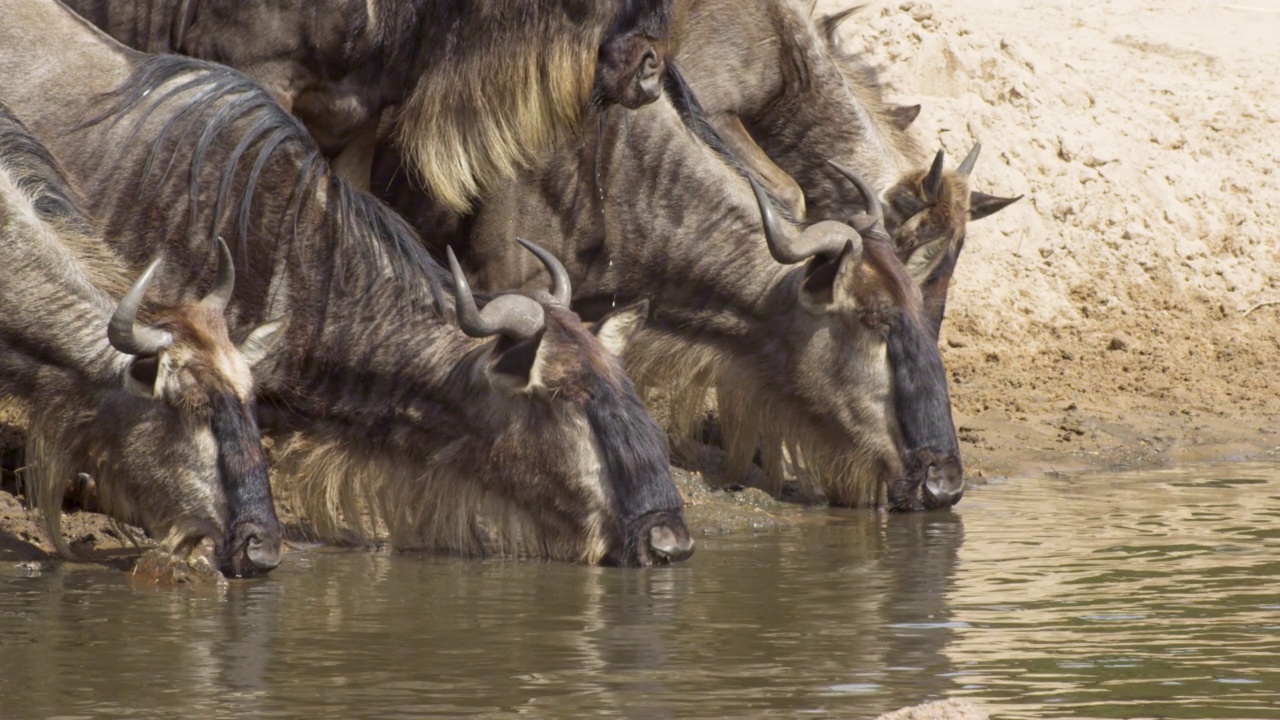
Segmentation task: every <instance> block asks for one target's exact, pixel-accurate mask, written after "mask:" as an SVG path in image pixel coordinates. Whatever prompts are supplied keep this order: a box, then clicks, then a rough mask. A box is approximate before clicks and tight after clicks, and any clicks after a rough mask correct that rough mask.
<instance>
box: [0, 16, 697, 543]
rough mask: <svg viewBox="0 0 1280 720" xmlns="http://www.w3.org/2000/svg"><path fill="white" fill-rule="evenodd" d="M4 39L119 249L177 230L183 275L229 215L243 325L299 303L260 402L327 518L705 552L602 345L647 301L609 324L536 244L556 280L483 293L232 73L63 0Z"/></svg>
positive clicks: (171, 270)
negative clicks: (89, 16) (533, 291)
mask: <svg viewBox="0 0 1280 720" xmlns="http://www.w3.org/2000/svg"><path fill="white" fill-rule="evenodd" d="M0 47H23V48H26V50H25V51H24V52H23V53H5V54H3V55H0V97H4V98H13V102H15V103H17V102H21V104H22V106H23V107H21V108H20V109H19V111H20V112H22V114H23V117H24V120H25V121H26V122H27V123H28V124H29V125H30V126H31V127H33V128H35V129H36V130H37V131H38V132H41V133H42V134H43V133H47V136H48V137H49V138H52V140H51V141H50V142H51V143H52V144H53V147H54V150H55V151H56V152H59V153H60V154H61V156H62V158H63V161H64V163H65V165H66V166H67V167H68V169H69V171H70V174H71V175H72V176H73V177H74V178H75V179H76V180H77V181H78V182H79V183H80V184H81V185H82V187H84V188H85V189H86V190H87V191H88V192H87V193H86V194H87V196H88V197H90V198H92V199H93V202H92V205H93V210H94V211H95V212H96V213H97V214H98V216H99V217H101V218H102V220H103V222H104V224H105V227H106V229H107V230H108V236H109V237H112V238H118V240H119V243H118V249H119V250H120V251H121V252H122V253H123V254H125V255H126V256H129V257H140V256H146V255H148V254H150V253H152V252H154V251H155V250H156V249H157V244H158V243H160V242H161V240H160V238H165V237H167V238H171V240H170V241H169V242H168V243H167V244H166V246H165V253H166V257H167V258H168V263H167V264H166V266H165V276H166V279H169V280H172V281H173V283H166V287H180V286H181V285H178V284H176V283H189V282H191V281H194V280H196V279H198V278H199V277H200V276H201V275H202V274H203V273H202V272H201V270H200V267H201V263H202V262H203V261H204V260H205V258H207V255H208V251H207V249H206V243H207V240H206V238H208V237H210V236H211V235H212V234H214V233H216V232H222V233H225V234H226V236H227V237H228V238H229V239H231V245H232V248H233V251H234V255H235V258H236V266H237V268H238V270H239V272H240V274H241V275H242V276H243V277H244V279H245V280H244V282H242V283H241V284H240V285H239V286H238V287H237V293H236V295H235V296H233V297H232V299H231V303H230V309H231V311H232V312H231V319H232V323H231V326H232V329H233V332H234V331H236V330H240V329H243V328H244V327H246V326H247V324H249V323H252V322H255V321H256V319H258V318H263V317H288V318H289V323H288V327H287V329H286V330H285V333H286V339H285V349H284V350H283V351H282V352H279V353H276V354H274V355H272V356H271V357H269V358H268V360H267V364H269V365H270V370H269V371H267V372H264V374H263V377H262V378H261V382H260V385H259V387H260V388H261V394H262V396H263V399H264V402H263V403H262V406H263V407H262V422H263V426H264V428H266V429H268V430H269V431H273V432H274V433H276V434H277V435H279V436H280V440H281V442H280V445H279V453H280V455H279V463H278V465H277V467H276V470H277V480H278V482H279V484H278V485H277V487H278V488H279V489H282V490H284V491H286V493H287V494H288V495H291V496H292V497H293V498H295V499H296V500H297V501H298V502H299V504H300V506H301V507H300V509H301V510H302V511H303V514H304V516H305V520H306V521H308V522H309V523H310V524H311V525H312V526H313V527H314V528H315V529H316V530H317V531H318V532H319V533H320V534H322V535H323V536H324V537H327V538H338V537H341V536H342V534H343V526H346V527H347V528H350V529H353V530H355V531H357V532H361V533H363V532H364V531H365V530H366V526H365V524H364V522H363V518H364V517H365V516H366V515H370V516H372V517H374V518H375V519H376V520H378V521H380V522H381V523H382V524H384V525H385V527H386V529H387V530H388V531H389V534H390V539H391V542H392V543H393V544H394V545H396V546H397V547H416V548H441V549H451V550H455V551H460V552H465V553H488V552H499V551H509V552H520V553H527V554H534V555H541V556H546V557H553V558H560V559H565V560H573V561H582V562H610V563H620V564H631V565H641V564H649V563H651V562H655V561H665V560H680V559H683V558H685V557H688V556H689V554H690V553H692V551H693V541H692V539H691V538H690V536H689V533H688V530H687V528H686V527H685V524H684V518H683V505H682V502H681V499H680V496H679V494H678V493H677V491H676V489H675V486H674V483H673V482H672V480H671V475H670V468H669V467H668V454H667V449H666V442H665V437H664V436H663V434H662V431H661V429H660V428H659V427H658V426H657V424H656V423H655V422H654V421H653V420H652V418H650V416H649V415H648V413H647V411H646V410H645V408H644V406H643V404H642V403H641V402H640V400H639V398H638V397H637V395H636V393H635V390H634V388H633V387H632V385H631V382H630V381H629V380H628V379H627V377H626V375H625V374H624V373H623V371H622V366H621V363H620V361H619V360H618V359H617V358H616V357H615V356H614V355H613V354H611V352H610V350H618V349H620V348H621V347H622V346H623V345H624V344H625V343H626V340H627V337H628V335H629V334H630V333H631V332H632V331H633V330H634V329H635V327H636V326H638V324H639V322H640V321H641V320H642V319H643V315H644V307H643V305H640V306H635V307H631V308H626V309H623V310H621V311H619V312H618V313H616V314H614V315H612V316H611V317H609V318H605V319H604V320H602V321H601V322H600V323H598V324H597V325H596V326H594V327H593V328H592V330H594V331H595V333H596V334H595V335H593V333H592V332H591V331H590V330H588V328H586V327H585V326H583V325H582V323H581V321H580V320H579V319H578V318H577V316H575V315H574V314H573V313H572V312H570V311H569V310H568V309H567V308H566V307H563V301H564V300H565V299H566V298H567V296H568V293H569V291H570V287H569V284H568V282H567V280H566V279H565V277H564V272H563V268H562V267H561V266H560V265H559V263H558V262H556V261H555V259H554V258H552V257H550V256H549V255H547V254H545V253H543V252H542V251H540V250H537V251H536V252H537V254H538V257H539V262H540V266H542V267H544V268H546V269H547V270H550V271H551V274H552V276H553V278H555V283H554V284H553V287H552V292H551V293H550V294H547V293H545V292H544V293H543V296H545V297H542V298H541V299H540V300H537V301H535V300H532V299H530V298H528V297H523V296H515V295H502V296H498V297H495V298H489V299H487V300H484V307H483V309H479V308H478V307H476V306H475V305H473V300H472V298H471V295H470V292H469V291H468V290H467V289H466V285H465V281H464V280H463V278H462V276H461V274H460V273H459V272H454V273H453V282H454V285H455V286H456V292H450V291H449V290H448V287H447V286H448V284H449V283H448V281H449V274H448V273H447V272H446V271H444V270H443V269H442V268H441V267H440V266H439V265H438V264H437V263H435V261H434V260H432V259H431V258H430V256H429V255H428V254H427V252H426V251H425V249H424V248H423V242H422V240H421V239H420V238H419V237H418V236H417V235H416V234H414V233H413V231H412V229H411V228H410V227H409V226H408V225H407V224H406V223H404V221H403V220H402V219H401V218H400V217H399V216H397V215H396V214H395V213H393V212H391V211H390V210H389V209H388V208H386V207H385V206H384V205H382V204H380V203H378V202H377V201H376V200H375V199H373V198H372V197H369V196H367V195H365V194H363V193H360V192H358V191H355V190H353V189H352V188H351V187H350V186H349V185H347V184H346V183H345V182H344V181H342V180H341V179H340V178H338V177H336V176H334V175H333V174H332V173H331V172H330V171H329V169H328V167H327V165H326V163H325V161H324V158H323V156H322V155H321V153H320V150H319V148H318V147H317V146H316V145H315V144H314V142H313V141H312V140H311V139H310V137H309V136H308V135H307V133H306V130H305V128H303V127H302V125H301V124H299V122H298V121H297V120H296V119H295V118H293V117H292V116H290V115H289V114H288V113H286V112H285V111H283V110H282V109H281V108H279V107H278V106H277V105H276V104H275V102H274V101H273V100H272V99H271V97H270V96H269V95H268V94H266V93H265V92H263V91H262V90H261V89H260V88H258V87H257V86H256V85H254V84H253V83H252V82H251V81H249V80H247V79H246V78H244V76H242V75H240V74H239V73H237V72H234V71H232V70H229V69H227V68H223V67H221V66H213V65H209V64H206V63H200V62H197V61H192V60H188V59H185V58H179V57H174V56H156V57H146V56H143V55H140V54H138V53H136V52H133V51H130V50H128V49H126V48H123V47H121V46H119V45H118V44H116V43H115V42H114V41H112V40H110V39H109V38H107V37H105V36H103V35H101V34H100V33H99V32H98V31H97V30H95V29H93V28H91V27H90V26H89V25H87V24H85V23H84V22H83V21H82V20H80V19H79V18H78V17H76V16H74V15H72V14H71V13H69V12H68V11H66V10H65V9H64V8H62V7H60V6H58V5H56V4H55V3H53V2H52V1H51V0H49V1H32V2H24V3H21V4H20V5H18V6H16V7H15V6H6V7H5V8H4V9H3V10H0ZM32 88H38V90H39V91H38V92H33V91H32ZM104 92H105V93H107V95H105V96H104V95H103V93H104ZM85 118H88V120H87V121H86V120H84V119H85ZM102 148H110V149H111V150H112V152H111V153H110V154H109V155H108V157H107V158H104V157H103V155H102V150H101V149H102ZM140 193H141V194H140ZM176 238H187V239H186V240H185V241H183V240H176ZM543 286H545V281H544V284H543ZM477 305H478V303H477ZM596 335H598V338H597V336H596Z"/></svg>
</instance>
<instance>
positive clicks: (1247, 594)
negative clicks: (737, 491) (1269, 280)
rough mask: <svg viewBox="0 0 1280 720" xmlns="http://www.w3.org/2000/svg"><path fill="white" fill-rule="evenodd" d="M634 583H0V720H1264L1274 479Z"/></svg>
mask: <svg viewBox="0 0 1280 720" xmlns="http://www.w3.org/2000/svg"><path fill="white" fill-rule="evenodd" d="M700 543H701V545H700V548H699V551H698V555H697V556H696V558H695V559H694V560H693V561H692V562H691V563H689V564H687V565H684V566H681V567H675V568H660V569H654V570H646V571H626V570H611V569H599V568H582V567H572V566H566V565H556V564H542V563H515V562H468V561H461V560H455V559H448V558H439V557H425V556H421V555H413V554H388V553H351V552H323V551H304V552H300V553H295V554H292V555H290V556H289V557H288V558H287V562H286V564H285V565H284V566H283V567H282V568H281V569H280V570H279V571H277V572H276V573H275V574H274V575H273V576H272V577H271V578H270V579H268V580H265V581H257V582H249V583H240V584H234V585H233V586H232V587H231V588H230V589H229V590H228V591H226V592H224V593H219V592H191V591H157V590H148V589H143V588H138V587H132V586H130V585H129V584H128V583H127V582H126V581H125V579H124V578H122V577H121V576H120V575H119V574H113V573H111V572H109V571H105V570H101V569H95V568H76V567H70V566H64V567H61V568H57V569H53V570H49V571H45V572H39V571H31V570H24V569H21V568H16V567H5V568H3V569H0V717H3V718H22V717H51V716H59V717H78V716H119V717H130V718H143V717H156V718H161V717H165V718H167V717H210V718H211V717H286V716H289V717H314V716H319V715H321V714H324V715H326V716H329V717H417V716H438V717H462V716H473V717H489V718H514V717H517V716H519V717H581V716H587V715H594V716H604V717H634V718H662V717H673V718H675V717H679V718H693V717H708V718H710V717H789V716H799V715H828V716H834V717H842V718H845V717H872V716H874V715H876V714H878V713H880V712H883V711H886V710H891V709H894V708H897V707H900V706H904V705H909V704H915V703H919V702H922V701H925V700H928V699H933V698H940V697H967V698H969V699H972V700H974V701H977V702H979V703H980V704H982V705H985V706H987V707H988V708H990V709H991V710H992V712H993V714H994V715H995V716H997V717H1000V716H1003V717H1032V716H1036V717H1043V716H1069V717H1101V718H1121V717H1135V716H1144V717H1168V718H1263V717H1280V705H1278V704H1277V703H1280V467H1276V466H1259V465H1251V466H1236V467H1229V468H1218V469H1212V470H1203V469H1202V470H1195V471H1184V472H1172V473H1157V474H1147V475H1143V476H1098V477H1089V478H1083V479H1062V478H1059V479H1046V480H1034V481H1032V480H1026V481H1022V480H1020V481H1016V482H1010V483H1006V484H1003V485H996V486H990V487H986V488H983V489H981V490H979V491H977V492H973V493H971V494H970V495H969V496H968V497H966V498H965V501H964V502H963V504H962V505H961V507H960V509H959V510H958V511H956V512H951V513H938V514H927V515H917V516H912V517H892V518H887V517H884V516H878V515H872V514H857V513H840V512H830V511H826V510H822V511H811V512H808V513H804V514H803V515H802V516H801V517H799V518H798V522H797V523H796V524H795V526H794V527H791V528H789V529H787V530H784V531H779V532H774V533H770V534H763V535H748V536H734V537H715V536H709V537H705V538H702V539H701V540H700Z"/></svg>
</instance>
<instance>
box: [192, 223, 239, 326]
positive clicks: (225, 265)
mask: <svg viewBox="0 0 1280 720" xmlns="http://www.w3.org/2000/svg"><path fill="white" fill-rule="evenodd" d="M235 289H236V265H235V260H233V259H232V258H231V248H229V247H227V241H226V240H223V239H222V238H221V237H219V238H218V278H217V280H215V281H214V283H213V289H212V290H210V291H209V294H208V295H205V296H204V298H202V299H201V300H200V303H201V304H202V305H204V306H206V307H209V308H211V309H213V310H216V311H217V312H219V313H221V312H223V311H225V310H226V309H227V303H228V302H230V301H231V293H233V292H235Z"/></svg>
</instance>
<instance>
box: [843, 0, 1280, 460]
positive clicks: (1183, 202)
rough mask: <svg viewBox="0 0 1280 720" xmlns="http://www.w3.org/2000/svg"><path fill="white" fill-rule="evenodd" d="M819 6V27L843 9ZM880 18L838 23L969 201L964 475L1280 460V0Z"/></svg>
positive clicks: (938, 9)
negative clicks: (962, 171) (965, 160)
mask: <svg viewBox="0 0 1280 720" xmlns="http://www.w3.org/2000/svg"><path fill="white" fill-rule="evenodd" d="M847 5H848V0H838V1H837V0H821V1H820V2H819V3H818V11H819V12H831V11H835V10H838V9H841V8H842V7H847ZM1247 5H1248V6H1249V7H1244V6H1243V5H1232V4H1228V3H1218V2H1184V3H1165V2H1160V1H1159V0H1110V1H1109V2H1106V3H1101V4H1093V5H1089V6H1080V5H1079V4H1078V3H1069V2H1066V0H1049V1H1048V2H1046V1H1045V0H1037V1H1036V2H1030V1H1029V0H1024V1H1020V2H1006V1H1003V0H956V1H954V2H950V3H938V4H936V5H930V4H928V3H923V2H914V1H912V0H908V1H906V2H893V3H883V4H876V5H873V6H872V7H870V8H869V9H868V10H867V11H865V12H863V13H862V14H861V15H858V16H855V17H854V18H853V19H852V20H850V21H849V22H848V24H847V25H846V27H845V29H844V30H845V42H846V43H847V45H848V47H850V48H851V49H864V50H865V51H866V52H868V53H870V54H871V55H872V56H873V57H874V58H876V59H878V61H879V62H881V63H883V64H884V70H885V74H886V76H887V79H888V80H889V81H890V82H891V83H892V86H893V94H894V95H895V96H896V97H898V98H899V99H901V100H903V101H905V102H919V103H922V104H923V106H924V110H923V112H922V114H921V116H920V119H919V120H918V121H917V130H918V132H919V133H920V137H921V138H923V139H925V140H931V139H934V138H936V139H937V141H938V143H939V144H940V145H941V146H942V147H944V148H945V149H946V150H947V152H948V153H949V154H950V155H952V156H953V157H956V156H959V155H962V154H963V153H964V152H966V151H967V150H968V148H969V147H970V146H971V144H972V143H973V142H974V141H975V140H980V141H982V142H983V145H984V151H983V156H982V160H981V162H980V163H979V165H978V170H977V172H976V179H977V184H978V186H979V187H980V188H981V189H984V190H987V191H989V192H993V193H996V194H1001V195H1017V194H1025V195H1026V198H1025V199H1024V200H1023V201H1022V202H1019V203H1017V204H1015V205H1014V206H1012V207H1011V208H1009V209H1008V210H1005V211H1003V212H1001V213H1000V214H998V215H996V216H994V217H992V218H991V219H989V220H985V221H982V222H979V223H976V224H974V225H973V226H971V228H970V233H969V238H968V243H967V244H966V247H965V251H964V255H963V256H962V257H961V261H960V266H959V268H958V270H957V272H956V279H955V283H954V284H953V286H952V291H951V301H950V303H949V304H948V307H947V321H946V325H945V327H944V331H943V338H942V342H943V348H944V358H945V361H946V363H947V367H948V369H949V371H950V374H951V392H952V399H953V402H954V406H955V414H956V421H957V425H958V426H959V428H960V437H961V440H962V443H963V444H962V448H963V449H964V451H965V456H966V461H967V466H968V468H969V470H970V474H971V475H974V476H977V477H981V476H990V475H992V474H996V473H999V474H1009V473H1013V474H1023V473H1027V472H1044V471H1049V470H1053V469H1074V468H1081V467H1106V466H1113V465H1119V466H1132V465H1148V464H1164V463H1169V462H1179V461H1188V460H1205V459H1218V458H1224V459H1225V458H1234V457H1249V456H1258V455H1264V454H1266V453H1268V452H1272V453H1274V451H1275V450H1276V447H1277V445H1280V437H1277V435H1276V434H1275V433H1276V431H1277V430H1280V426H1278V425H1277V423H1276V419H1277V417H1278V416H1280V392H1277V390H1280V380H1278V379H1277V373H1276V370H1277V368H1278V367H1280V364H1278V363H1277V362H1276V357H1277V355H1278V354H1280V334H1278V333H1277V330H1278V329H1280V304H1276V305H1265V304H1263V303H1270V302H1280V244H1278V243H1277V239H1278V238H1280V220H1278V219H1277V218H1278V217H1280V213H1278V212H1277V211H1278V210H1280V192H1278V191H1280V187H1278V184H1280V183H1278V179H1277V169H1278V168H1280V165H1278V161H1277V158H1280V133H1277V132H1276V130H1275V129H1276V127H1277V121H1278V120H1280V93H1277V81H1276V75H1275V73H1274V71H1273V67H1272V66H1273V65H1274V61H1275V59H1276V57H1277V55H1276V52H1275V46H1274V42H1275V37H1276V36H1277V34H1278V33H1280V2H1277V0H1264V1H1263V2H1250V3H1247Z"/></svg>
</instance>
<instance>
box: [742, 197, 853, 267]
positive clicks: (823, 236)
mask: <svg viewBox="0 0 1280 720" xmlns="http://www.w3.org/2000/svg"><path fill="white" fill-rule="evenodd" d="M747 181H748V182H750V183H751V191H752V192H754V193H755V194H756V204H757V205H759V206H760V219H761V221H762V222H763V223H764V241H765V243H767V244H768V245H769V254H771V255H773V259H774V260H777V261H778V262H780V263H782V264H783V265H794V264H795V263H798V262H804V261H805V260H808V259H809V258H811V257H814V256H817V255H824V256H826V257H830V258H834V257H837V256H838V255H839V254H840V253H842V252H844V249H845V248H846V247H848V245H849V243H850V242H851V241H852V240H853V238H852V237H849V235H850V233H842V232H834V230H835V229H836V228H835V227H834V226H837V225H839V223H833V222H821V223H817V224H816V225H813V226H811V227H808V228H806V229H805V231H804V232H802V233H800V234H799V237H796V236H795V234H794V233H791V232H788V230H787V228H786V227H785V226H784V225H783V224H782V221H781V220H779V219H778V214H777V213H776V212H775V211H774V209H773V203H772V202H770V201H769V196H768V195H766V194H765V192H764V188H762V187H760V183H758V182H756V181H755V180H753V179H751V178H747Z"/></svg>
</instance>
